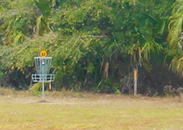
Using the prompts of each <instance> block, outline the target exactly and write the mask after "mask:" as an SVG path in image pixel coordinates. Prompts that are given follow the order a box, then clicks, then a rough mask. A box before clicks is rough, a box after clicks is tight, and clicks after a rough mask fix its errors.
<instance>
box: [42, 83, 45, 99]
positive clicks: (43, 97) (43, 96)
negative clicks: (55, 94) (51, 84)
mask: <svg viewBox="0 0 183 130" xmlns="http://www.w3.org/2000/svg"><path fill="white" fill-rule="evenodd" d="M42 99H43V100H44V99H45V94H44V82H42Z"/></svg>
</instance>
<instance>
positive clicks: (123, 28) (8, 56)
mask: <svg viewBox="0 0 183 130" xmlns="http://www.w3.org/2000/svg"><path fill="white" fill-rule="evenodd" d="M181 4H182V2H181V0H180V1H176V2H175V0H167V1H164V0H149V1H144V0H138V1H137V0H105V1H104V0H103V1H100V0H80V1H78V0H67V1H66V0H1V1H0V48H1V50H0V64H1V68H0V76H1V82H2V84H3V85H5V86H6V85H10V84H12V85H13V86H15V87H26V86H28V85H29V83H30V79H31V78H30V76H31V74H32V73H34V72H35V69H34V60H33V57H34V56H38V55H39V52H40V51H41V50H47V51H48V55H49V56H52V57H53V62H52V71H54V73H56V80H55V82H54V84H55V86H56V88H63V87H65V88H67V89H75V90H78V89H86V90H97V91H98V90H99V91H102V92H116V91H118V90H119V89H121V87H122V86H123V85H122V84H125V83H124V78H125V76H126V75H127V74H129V73H131V72H132V70H133V67H138V66H142V67H144V68H145V70H146V71H147V72H150V71H151V69H152V68H153V66H156V64H157V63H158V64H161V66H162V65H163V64H162V63H163V61H164V60H165V59H167V60H166V62H167V63H168V65H169V64H170V63H172V64H171V65H172V68H173V70H175V71H178V72H179V73H182V69H180V68H182V67H181V66H180V63H179V62H180V60H181V54H182V52H180V51H176V49H175V48H176V46H177V45H176V44H177V41H178V40H179V35H180V33H181V29H182V21H181V19H182V14H181V11H182V10H181V9H182V8H181ZM172 5H173V6H172ZM168 33H169V38H168V40H167V36H168ZM174 35H176V36H174ZM168 43H170V44H168ZM167 56H168V58H167ZM156 57H158V58H156ZM171 60H172V62H171ZM154 63H156V64H154Z"/></svg>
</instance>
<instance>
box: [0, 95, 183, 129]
mask: <svg viewBox="0 0 183 130" xmlns="http://www.w3.org/2000/svg"><path fill="white" fill-rule="evenodd" d="M55 95H57V96H55ZM40 100H41V95H38V96H32V95H31V94H29V93H26V92H20V93H19V92H16V93H15V94H14V93H13V94H12V95H9V96H0V129H1V130H10V129H13V130H25V129H26V130H35V129H38V130H181V129H183V120H182V119H183V102H182V99H179V98H148V97H133V96H123V95H107V94H91V93H75V92H65V93H63V92H46V100H47V102H39V101H40Z"/></svg>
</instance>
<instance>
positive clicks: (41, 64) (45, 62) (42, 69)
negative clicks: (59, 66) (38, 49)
mask: <svg viewBox="0 0 183 130" xmlns="http://www.w3.org/2000/svg"><path fill="white" fill-rule="evenodd" d="M41 54H42V53H40V55H41ZM46 55H47V54H46ZM34 60H35V67H36V72H37V73H36V74H32V80H33V82H42V99H43V100H44V99H45V94H44V83H45V82H53V81H54V79H55V74H49V73H50V67H51V61H52V57H44V56H42V55H41V57H34Z"/></svg>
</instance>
